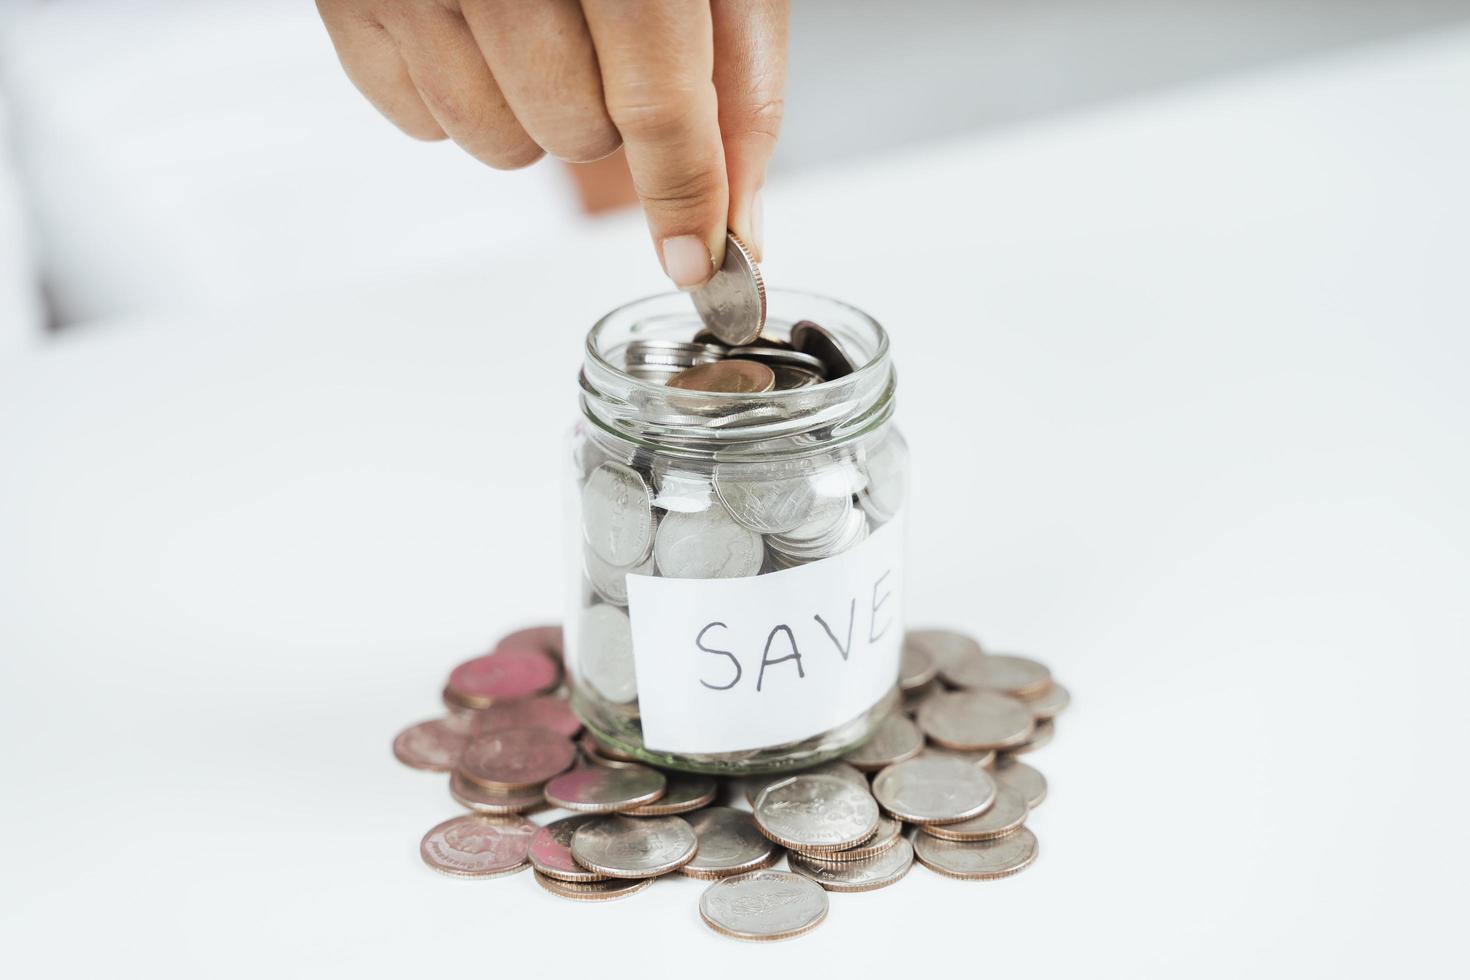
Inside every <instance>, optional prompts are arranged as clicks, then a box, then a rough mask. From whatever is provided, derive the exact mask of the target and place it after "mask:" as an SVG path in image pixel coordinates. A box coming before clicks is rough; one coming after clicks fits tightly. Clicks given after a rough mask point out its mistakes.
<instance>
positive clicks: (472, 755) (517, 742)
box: [459, 728, 577, 792]
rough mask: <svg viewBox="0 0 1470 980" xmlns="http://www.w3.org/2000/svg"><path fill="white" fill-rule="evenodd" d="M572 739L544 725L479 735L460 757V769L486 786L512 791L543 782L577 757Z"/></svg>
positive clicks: (474, 780) (469, 777) (467, 777)
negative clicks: (548, 729)
mask: <svg viewBox="0 0 1470 980" xmlns="http://www.w3.org/2000/svg"><path fill="white" fill-rule="evenodd" d="M576 758H577V747H576V746H575V745H573V744H572V742H571V740H570V739H568V738H565V737H563V736H561V735H558V734H556V732H551V731H547V730H546V729H544V728H512V729H509V730H508V731H503V732H495V733H493V734H490V735H477V736H475V737H474V738H473V739H471V740H470V743H469V744H468V745H466V746H465V749H464V752H463V753H462V754H461V755H460V757H459V771H460V773H461V774H462V775H463V776H464V777H465V778H466V779H468V780H470V781H471V782H474V783H478V784H480V785H481V786H483V787H485V788H486V789H493V790H500V791H502V792H509V791H513V790H518V789H525V788H526V787H528V786H539V785H540V784H542V783H544V782H546V781H547V780H548V779H550V778H551V777H553V776H555V775H556V774H557V773H559V772H564V771H565V770H566V769H568V768H569V767H570V766H571V764H572V763H573V762H574V761H576Z"/></svg>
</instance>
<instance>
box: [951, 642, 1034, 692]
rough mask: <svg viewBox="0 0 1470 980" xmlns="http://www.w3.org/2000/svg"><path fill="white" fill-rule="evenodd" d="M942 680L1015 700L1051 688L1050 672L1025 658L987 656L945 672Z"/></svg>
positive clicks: (971, 660)
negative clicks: (1004, 695)
mask: <svg viewBox="0 0 1470 980" xmlns="http://www.w3.org/2000/svg"><path fill="white" fill-rule="evenodd" d="M944 679H945V680H947V681H949V682H950V683H951V684H953V685H955V686H956V687H970V688H977V689H980V690H985V691H998V692H1000V693H1001V694H1009V695H1010V696H1011V697H1014V698H1024V697H1029V696H1031V695H1034V694H1041V693H1042V692H1044V691H1045V690H1046V688H1047V686H1048V685H1049V684H1051V671H1049V670H1047V669H1046V667H1045V665H1043V664H1039V663H1037V662H1036V661H1034V660H1029V659H1027V658H1026V657H1013V656H1010V655H1008V654H1002V653H988V654H986V655H985V656H983V657H974V658H971V659H970V660H966V661H965V662H964V663H962V664H958V665H956V666H955V667H953V668H951V669H949V670H946V671H945V673H944Z"/></svg>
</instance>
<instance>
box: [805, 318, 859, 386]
mask: <svg viewBox="0 0 1470 980" xmlns="http://www.w3.org/2000/svg"><path fill="white" fill-rule="evenodd" d="M791 346H793V347H795V348H796V349H797V350H799V351H801V352H803V353H805V354H810V355H812V356H813V357H815V358H816V359H817V360H819V361H821V362H822V367H823V369H824V371H825V373H826V375H827V377H828V378H829V379H836V378H845V377H847V376H848V375H849V374H851V373H852V372H854V371H856V370H857V365H856V364H854V363H853V361H852V358H850V357H848V356H847V351H846V349H844V348H843V346H842V342H841V341H840V340H838V339H837V338H836V337H835V336H833V335H832V334H831V333H830V332H829V331H827V330H825V329H823V328H822V327H820V326H818V325H817V324H815V323H813V322H812V321H810V320H802V321H800V322H798V323H795V324H793V325H792V327H791Z"/></svg>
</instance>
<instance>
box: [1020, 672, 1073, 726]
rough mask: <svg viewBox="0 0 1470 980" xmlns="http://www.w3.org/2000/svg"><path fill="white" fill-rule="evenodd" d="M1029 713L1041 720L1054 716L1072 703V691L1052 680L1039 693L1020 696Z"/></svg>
mask: <svg viewBox="0 0 1470 980" xmlns="http://www.w3.org/2000/svg"><path fill="white" fill-rule="evenodd" d="M1021 700H1022V701H1024V702H1025V704H1026V707H1027V709H1029V710H1030V712H1031V714H1032V715H1033V716H1034V717H1036V718H1038V719H1042V720H1050V719H1052V718H1055V717H1056V716H1057V715H1059V714H1061V713H1062V712H1063V711H1064V710H1066V707H1067V705H1069V704H1071V703H1072V693H1071V692H1070V691H1068V690H1067V689H1066V688H1065V687H1063V686H1062V685H1060V684H1058V683H1057V682H1056V681H1052V683H1051V685H1050V686H1048V687H1047V689H1046V690H1044V691H1042V692H1041V693H1040V694H1033V695H1030V696H1028V697H1025V698H1022V699H1021Z"/></svg>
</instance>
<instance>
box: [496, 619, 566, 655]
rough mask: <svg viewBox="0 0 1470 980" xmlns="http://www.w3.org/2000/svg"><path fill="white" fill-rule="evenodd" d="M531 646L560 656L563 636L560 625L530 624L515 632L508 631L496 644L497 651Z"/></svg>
mask: <svg viewBox="0 0 1470 980" xmlns="http://www.w3.org/2000/svg"><path fill="white" fill-rule="evenodd" d="M523 647H531V648H533V649H536V650H541V651H542V652H544V653H549V654H551V655H552V656H553V657H560V656H561V652H562V637H561V627H560V626H528V627H526V628H525V629H523V630H516V631H515V632H514V633H507V634H506V635H505V636H502V637H501V638H500V642H499V643H497V644H495V650H494V652H495V653H500V652H501V651H502V650H513V649H517V648H523Z"/></svg>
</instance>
